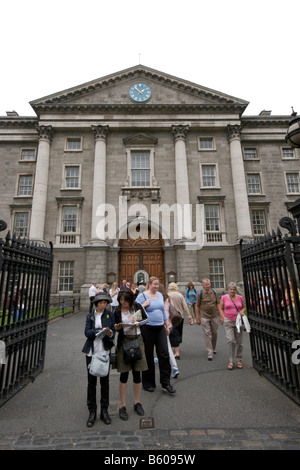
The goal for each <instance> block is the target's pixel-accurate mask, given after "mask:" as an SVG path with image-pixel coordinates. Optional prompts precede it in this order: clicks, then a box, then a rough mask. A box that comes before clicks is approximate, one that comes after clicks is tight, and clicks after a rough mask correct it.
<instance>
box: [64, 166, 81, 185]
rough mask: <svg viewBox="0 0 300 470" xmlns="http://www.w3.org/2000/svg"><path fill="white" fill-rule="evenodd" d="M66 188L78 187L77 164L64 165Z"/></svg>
mask: <svg viewBox="0 0 300 470" xmlns="http://www.w3.org/2000/svg"><path fill="white" fill-rule="evenodd" d="M65 178H66V188H69V189H72V188H79V166H66V168H65Z"/></svg>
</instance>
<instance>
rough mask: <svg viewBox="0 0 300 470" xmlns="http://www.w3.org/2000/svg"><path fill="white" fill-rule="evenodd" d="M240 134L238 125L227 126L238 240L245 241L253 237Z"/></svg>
mask: <svg viewBox="0 0 300 470" xmlns="http://www.w3.org/2000/svg"><path fill="white" fill-rule="evenodd" d="M240 132H241V126H239V125H228V126H227V136H228V142H229V145H230V157H231V172H232V180H233V192H234V201H235V212H236V221H237V231H238V239H239V240H240V239H244V240H246V239H250V238H253V237H252V228H251V220H250V211H249V203H248V195H247V185H246V179H245V169H244V162H243V154H242V147H241V137H240Z"/></svg>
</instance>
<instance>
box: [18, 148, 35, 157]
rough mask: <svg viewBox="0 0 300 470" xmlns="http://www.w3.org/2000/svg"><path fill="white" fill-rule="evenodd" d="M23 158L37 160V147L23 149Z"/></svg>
mask: <svg viewBox="0 0 300 470" xmlns="http://www.w3.org/2000/svg"><path fill="white" fill-rule="evenodd" d="M21 159H22V160H35V149H23V150H22V155H21Z"/></svg>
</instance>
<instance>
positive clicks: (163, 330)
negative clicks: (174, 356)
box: [136, 276, 176, 394]
mask: <svg viewBox="0 0 300 470" xmlns="http://www.w3.org/2000/svg"><path fill="white" fill-rule="evenodd" d="M158 289H159V279H158V278H157V277H154V276H151V277H150V279H149V286H148V289H147V290H146V291H145V292H142V293H141V294H139V295H138V296H137V298H136V302H138V303H140V304H141V305H142V306H143V307H144V308H145V310H146V312H147V315H148V318H149V322H148V323H147V324H146V325H144V326H143V327H142V334H143V339H144V344H145V354H146V359H147V364H148V370H146V371H143V372H142V383H143V388H144V390H146V391H148V392H154V390H155V388H156V385H155V363H154V347H155V349H156V353H157V358H158V366H159V373H160V383H161V386H162V391H163V392H168V393H170V394H174V393H176V390H175V389H174V387H173V386H172V385H171V384H170V376H171V366H170V358H169V352H168V343H167V335H169V333H170V330H169V327H168V324H167V321H168V319H167V315H166V312H165V307H164V298H163V295H162V294H161V293H160V292H158Z"/></svg>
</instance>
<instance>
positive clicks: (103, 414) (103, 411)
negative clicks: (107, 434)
mask: <svg viewBox="0 0 300 470" xmlns="http://www.w3.org/2000/svg"><path fill="white" fill-rule="evenodd" d="M100 419H101V420H102V421H104V423H105V424H110V423H111V419H110V416H109V414H108V411H107V409H106V408H102V409H101V413H100Z"/></svg>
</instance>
